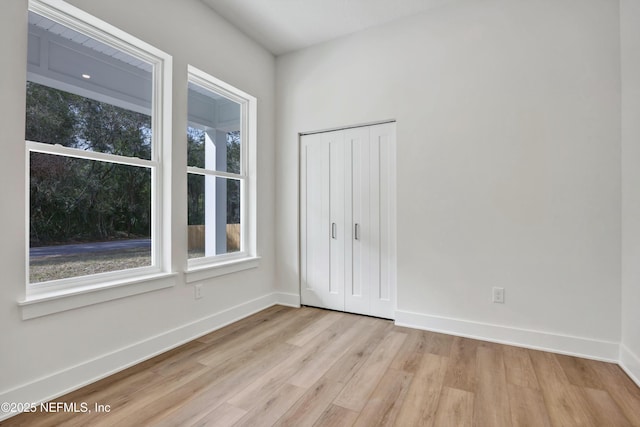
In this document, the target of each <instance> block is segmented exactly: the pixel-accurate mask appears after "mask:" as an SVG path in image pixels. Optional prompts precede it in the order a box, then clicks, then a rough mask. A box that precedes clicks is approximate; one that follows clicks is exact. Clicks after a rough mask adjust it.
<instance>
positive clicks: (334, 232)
mask: <svg viewBox="0 0 640 427" xmlns="http://www.w3.org/2000/svg"><path fill="white" fill-rule="evenodd" d="M337 234H338V228H337V227H336V223H335V222H332V223H331V238H332V239H335V238H336V235H337Z"/></svg>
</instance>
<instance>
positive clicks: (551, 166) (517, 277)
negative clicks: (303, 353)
mask: <svg viewBox="0 0 640 427" xmlns="http://www.w3.org/2000/svg"><path fill="white" fill-rule="evenodd" d="M636 22H637V21H636ZM630 25H631V24H630ZM276 76H277V77H276V78H277V80H276V82H277V83H276V88H277V90H276V94H277V97H276V99H277V108H278V117H277V126H276V130H277V132H276V137H277V141H278V144H277V149H278V151H277V156H276V162H277V164H276V174H277V176H276V183H277V189H278V191H277V193H276V194H277V196H278V198H277V209H276V213H277V215H276V221H277V230H278V236H279V240H278V246H277V251H278V252H277V254H278V268H277V285H278V286H279V287H280V289H281V290H283V291H285V292H297V290H298V286H299V285H298V252H297V251H298V243H297V242H298V232H297V229H296V228H295V227H293V226H292V225H293V224H297V223H298V217H297V215H298V149H297V147H298V139H297V134H298V132H304V131H312V130H318V129H326V128H334V127H339V126H342V125H353V124H358V123H366V122H372V121H377V120H384V119H397V170H398V175H397V191H398V193H397V199H398V205H397V210H398V229H397V232H398V310H399V311H398V312H397V314H396V316H397V319H398V320H399V321H400V323H404V324H412V325H414V326H419V327H424V328H430V329H439V330H445V331H449V332H452V333H458V334H464V335H475V336H481V337H484V338H488V339H493V340H498V341H508V342H516V343H519V344H522V345H528V346H536V347H542V348H549V349H553V350H556V351H563V352H569V353H576V354H582V355H586V356H590V357H597V358H604V359H616V358H617V351H618V346H617V343H618V342H619V340H620V306H621V292H620V280H621V279H620V275H621V273H620V229H621V223H620V222H621V220H620V62H619V9H618V3H617V2H616V1H602V0H542V1H507V0H486V1H481V2H473V1H469V2H466V1H463V2H457V3H452V4H450V5H449V6H446V7H441V8H439V9H435V10H433V11H431V12H429V13H428V14H424V15H420V16H415V17H411V18H408V19H404V20H402V21H397V22H395V23H392V24H389V25H386V26H384V27H379V28H375V29H371V30H368V31H365V32H361V33H357V34H355V35H352V36H349V37H346V38H341V39H338V40H334V41H332V42H329V43H326V44H323V45H320V46H316V47H312V48H309V49H305V50H303V51H299V52H295V53H292V54H288V55H285V56H282V57H278V58H277V61H276ZM492 286H502V287H505V289H506V304H504V305H498V304H492V303H491V287H492ZM520 329H523V330H520Z"/></svg>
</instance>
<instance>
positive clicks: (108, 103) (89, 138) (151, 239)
mask: <svg viewBox="0 0 640 427" xmlns="http://www.w3.org/2000/svg"><path fill="white" fill-rule="evenodd" d="M52 4H55V7H53V6H51V5H50V4H49V2H48V1H43V0H32V1H31V2H30V3H29V38H28V56H27V60H28V63H27V86H26V93H27V96H26V129H25V139H26V150H27V161H28V168H27V170H28V172H27V188H28V191H29V193H28V212H29V221H28V231H27V235H28V241H29V246H28V247H29V257H28V259H29V265H28V269H27V276H28V283H29V285H28V287H27V295H38V294H42V293H50V292H52V291H55V290H64V289H69V288H74V289H75V288H78V287H80V286H86V285H87V284H95V285H98V286H100V285H104V284H107V283H108V284H113V283H115V282H117V281H119V280H120V281H122V280H127V279H131V278H140V277H144V276H147V275H154V274H158V273H162V272H166V271H167V270H166V269H167V268H168V266H169V265H170V263H169V262H168V261H169V260H168V257H169V250H168V247H169V245H168V238H169V235H168V233H166V232H164V228H165V225H164V218H165V217H168V215H167V210H168V206H167V205H168V204H169V200H163V187H166V188H170V185H169V182H168V179H169V177H168V164H163V159H169V158H170V147H169V144H163V137H164V136H165V135H170V123H171V117H170V108H168V106H169V105H170V96H169V95H170V84H171V82H170V77H171V76H170V70H171V57H170V56H168V55H166V54H164V53H163V52H161V51H159V50H157V49H155V48H153V47H151V46H149V45H147V44H146V43H144V42H142V41H139V40H137V39H135V38H133V37H132V36H130V35H128V34H126V33H124V32H122V31H120V30H118V29H116V28H113V27H111V26H110V25H108V24H106V23H104V22H102V21H99V20H98V19H96V18H94V17H92V16H90V15H88V14H86V13H84V12H82V11H80V10H78V9H76V8H74V7H72V6H70V5H67V4H66V3H63V2H55V3H53V2H52ZM167 226H168V224H167Z"/></svg>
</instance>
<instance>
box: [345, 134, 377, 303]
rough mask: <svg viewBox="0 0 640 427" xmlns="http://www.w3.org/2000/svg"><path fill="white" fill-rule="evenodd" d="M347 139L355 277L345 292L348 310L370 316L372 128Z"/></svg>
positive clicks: (346, 137)
mask: <svg viewBox="0 0 640 427" xmlns="http://www.w3.org/2000/svg"><path fill="white" fill-rule="evenodd" d="M345 140H346V141H347V142H348V143H350V145H351V156H352V158H351V174H350V175H351V179H352V186H351V187H352V199H351V207H352V221H351V222H352V226H351V236H350V237H351V242H352V257H351V265H352V277H351V286H349V287H348V288H347V292H346V293H345V310H346V311H349V312H351V313H360V314H370V313H369V305H370V304H369V300H370V286H371V271H370V269H369V263H370V257H371V249H372V248H371V230H370V223H371V219H370V214H371V209H370V208H371V207H370V202H371V200H370V186H371V175H370V169H371V168H370V160H369V155H370V147H369V128H366V127H362V128H354V129H349V130H348V131H346V135H345Z"/></svg>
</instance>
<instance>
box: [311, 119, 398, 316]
mask: <svg viewBox="0 0 640 427" xmlns="http://www.w3.org/2000/svg"><path fill="white" fill-rule="evenodd" d="M394 142H395V123H385V124H381V125H373V126H366V127H358V128H352V129H346V130H339V131H331V132H324V133H317V134H311V135H303V136H302V138H301V158H300V160H301V165H300V166H301V167H300V171H301V183H300V184H301V185H300V188H301V194H300V196H301V197H300V215H301V233H300V234H301V242H300V243H301V245H300V246H301V301H302V304H304V305H311V306H317V307H325V308H330V309H334V310H342V311H348V312H351V313H360V314H367V315H372V316H379V317H386V318H393V314H394V309H395V259H394V253H395V250H394V244H395V243H394V242H395V235H394V232H395V231H394V230H395V220H394V215H393V213H394V210H393V208H394V206H393V201H392V192H393V191H394V189H393V188H392V186H393V181H392V174H393V173H394V171H393V166H394V163H393V162H394V161H395V160H394V159H395V156H394V152H395V147H394Z"/></svg>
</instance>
